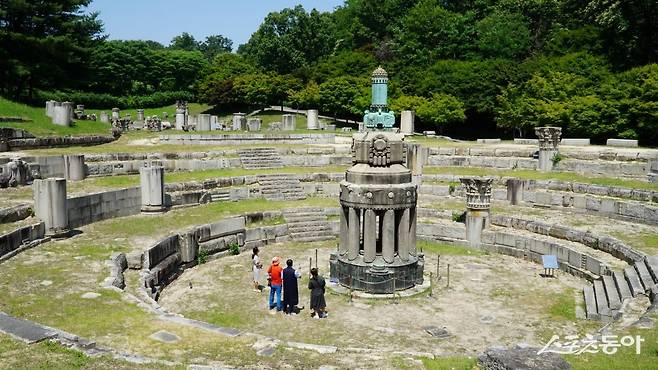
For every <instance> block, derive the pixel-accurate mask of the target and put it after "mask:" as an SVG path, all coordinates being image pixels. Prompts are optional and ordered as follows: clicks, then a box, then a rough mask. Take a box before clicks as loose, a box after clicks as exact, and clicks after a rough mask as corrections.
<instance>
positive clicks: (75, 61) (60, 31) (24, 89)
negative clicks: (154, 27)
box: [0, 0, 103, 98]
mask: <svg viewBox="0 0 658 370" xmlns="http://www.w3.org/2000/svg"><path fill="white" fill-rule="evenodd" d="M90 2H91V0H66V1H64V0H53V1H36V0H23V1H3V2H1V3H0V89H2V91H3V92H4V94H10V95H13V96H14V97H16V98H19V97H21V96H22V95H23V94H25V93H27V95H28V96H30V97H31V96H32V94H33V91H34V90H35V89H37V88H39V89H46V88H52V87H56V86H63V85H67V86H69V87H77V85H78V84H81V83H82V82H83V81H84V80H85V79H86V73H87V72H88V70H87V68H86V60H87V57H88V55H89V48H90V47H91V46H93V45H94V44H96V43H97V42H99V41H100V40H102V39H103V35H102V32H103V25H102V23H101V21H100V20H98V14H97V13H91V14H84V13H83V9H84V7H86V6H87V5H89V3H90Z"/></svg>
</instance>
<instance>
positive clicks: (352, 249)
mask: <svg viewBox="0 0 658 370" xmlns="http://www.w3.org/2000/svg"><path fill="white" fill-rule="evenodd" d="M349 212H350V216H349V220H348V224H349V236H348V238H349V243H348V245H349V249H348V251H347V258H348V259H349V260H350V261H352V260H355V259H356V257H358V256H359V244H360V238H361V223H360V221H361V220H360V217H359V214H358V213H357V210H356V209H354V208H352V207H350V211H349Z"/></svg>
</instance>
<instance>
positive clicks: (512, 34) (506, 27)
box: [475, 13, 531, 59]
mask: <svg viewBox="0 0 658 370" xmlns="http://www.w3.org/2000/svg"><path fill="white" fill-rule="evenodd" d="M475 30H476V33H477V48H478V50H479V52H480V54H481V55H482V56H483V57H485V58H506V59H516V58H521V57H524V56H526V55H527V54H528V52H529V51H530V45H531V39H530V30H528V27H527V25H526V22H525V20H524V18H523V16H522V15H520V14H509V13H493V14H491V15H489V16H488V17H486V18H484V19H482V20H481V21H479V22H477V23H476V24H475Z"/></svg>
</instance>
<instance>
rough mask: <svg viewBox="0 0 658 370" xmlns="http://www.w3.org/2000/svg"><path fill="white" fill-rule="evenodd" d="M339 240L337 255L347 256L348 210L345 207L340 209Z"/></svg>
mask: <svg viewBox="0 0 658 370" xmlns="http://www.w3.org/2000/svg"><path fill="white" fill-rule="evenodd" d="M339 212H340V215H339V216H340V230H341V233H340V239H339V243H338V254H340V255H341V256H342V255H345V254H347V249H348V244H349V224H348V223H347V218H348V217H349V216H348V212H349V209H348V208H347V207H340V211H339Z"/></svg>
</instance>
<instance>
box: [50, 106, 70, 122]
mask: <svg viewBox="0 0 658 370" xmlns="http://www.w3.org/2000/svg"><path fill="white" fill-rule="evenodd" d="M72 113H73V110H72V106H71V103H68V102H66V103H60V104H59V105H58V104H55V107H54V109H53V117H52V119H53V123H54V124H56V125H59V126H69V125H70V124H71V114H72Z"/></svg>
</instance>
